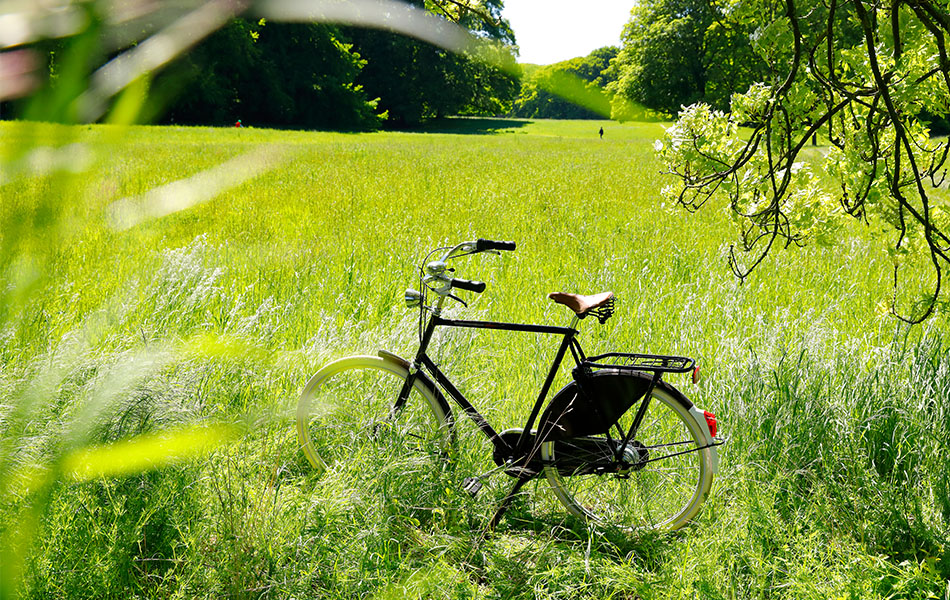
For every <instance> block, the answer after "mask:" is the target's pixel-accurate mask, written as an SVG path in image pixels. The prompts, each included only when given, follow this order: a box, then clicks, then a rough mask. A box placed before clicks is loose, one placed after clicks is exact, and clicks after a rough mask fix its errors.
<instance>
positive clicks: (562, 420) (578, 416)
mask: <svg viewBox="0 0 950 600" xmlns="http://www.w3.org/2000/svg"><path fill="white" fill-rule="evenodd" d="M651 379H652V377H651V376H650V375H649V374H647V373H643V372H638V371H630V370H628V369H625V370H623V371H621V370H619V369H602V370H599V371H595V372H593V373H589V372H588V373H584V370H583V369H577V370H576V371H575V372H574V381H572V382H570V383H568V384H567V385H565V386H564V387H563V388H561V390H560V391H559V392H558V393H557V394H556V395H555V396H554V398H553V399H552V400H551V403H550V404H549V405H548V408H547V409H546V410H545V411H544V413H543V414H542V415H541V421H540V423H539V424H538V431H539V432H540V434H541V436H542V439H545V440H552V441H554V440H563V439H567V438H573V437H579V436H589V435H603V434H605V433H607V431H608V430H609V429H610V428H611V427H612V426H613V425H614V423H616V422H617V421H618V420H620V417H621V416H623V414H624V413H625V412H626V411H627V410H628V409H629V408H630V407H631V406H633V405H634V404H636V403H637V401H638V400H640V398H641V397H643V395H644V394H645V393H646V391H647V389H648V388H649V387H650V381H651Z"/></svg>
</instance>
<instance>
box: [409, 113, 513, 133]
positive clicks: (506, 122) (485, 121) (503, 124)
mask: <svg viewBox="0 0 950 600" xmlns="http://www.w3.org/2000/svg"><path fill="white" fill-rule="evenodd" d="M530 124H531V121H530V120H528V119H496V118H490V117H488V118H486V117H446V118H442V119H437V120H434V121H430V122H428V123H425V124H424V125H421V126H420V127H419V128H418V129H417V130H416V131H420V132H424V133H456V134H462V135H484V134H489V133H505V132H506V130H513V129H519V128H521V127H524V126H525V125H530Z"/></svg>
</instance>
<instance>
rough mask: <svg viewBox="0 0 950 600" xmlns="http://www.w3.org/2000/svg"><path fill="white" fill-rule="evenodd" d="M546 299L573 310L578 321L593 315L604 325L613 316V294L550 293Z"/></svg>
mask: <svg viewBox="0 0 950 600" xmlns="http://www.w3.org/2000/svg"><path fill="white" fill-rule="evenodd" d="M548 298H550V299H551V300H554V301H555V302H557V303H558V304H563V305H564V306H566V307H568V308H569V309H571V310H573V311H574V312H575V313H576V314H577V317H578V318H579V319H583V318H584V317H586V316H587V315H589V314H592V315H594V316H595V317H597V319H598V320H599V321H600V322H601V323H604V322H606V321H607V319H609V318H610V316H611V315H612V314H614V293H613V292H602V293H600V294H594V295H592V296H582V295H580V294H569V293H566V292H551V293H550V294H548Z"/></svg>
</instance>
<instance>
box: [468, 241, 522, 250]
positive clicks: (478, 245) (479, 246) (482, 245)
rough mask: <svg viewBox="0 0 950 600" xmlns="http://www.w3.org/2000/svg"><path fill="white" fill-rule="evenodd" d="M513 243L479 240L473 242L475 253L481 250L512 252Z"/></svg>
mask: <svg viewBox="0 0 950 600" xmlns="http://www.w3.org/2000/svg"><path fill="white" fill-rule="evenodd" d="M514 249H515V243H514V242H500V241H495V240H483V239H481V238H479V239H477V240H475V251H476V252H481V251H483V250H514Z"/></svg>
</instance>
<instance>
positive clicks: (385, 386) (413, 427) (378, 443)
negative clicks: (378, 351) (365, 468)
mask: <svg viewBox="0 0 950 600" xmlns="http://www.w3.org/2000/svg"><path fill="white" fill-rule="evenodd" d="M408 375H409V372H408V371H407V370H406V369H405V368H404V367H403V366H402V365H400V364H398V363H396V362H394V361H391V360H386V359H383V358H381V357H378V356H351V357H348V358H342V359H339V360H336V361H334V362H332V363H330V364H328V365H326V366H324V367H323V368H322V369H320V370H319V371H317V373H316V374H315V375H314V376H313V377H311V378H310V381H309V382H307V385H306V387H305V388H304V390H303V392H302V393H301V395H300V400H299V401H298V403H297V437H298V439H299V441H300V445H301V447H302V448H303V452H304V454H305V455H306V456H307V460H309V461H310V464H311V465H313V467H314V468H315V469H317V470H318V471H324V470H327V469H330V468H334V466H335V465H340V464H345V465H349V466H353V465H359V464H361V463H365V464H374V461H376V460H385V459H387V458H396V457H398V456H400V455H402V454H405V453H407V452H408V453H412V454H413V455H415V456H418V457H425V456H438V457H441V456H443V455H444V453H445V452H447V451H448V449H449V446H450V445H451V441H452V428H451V425H450V422H449V418H448V414H447V412H446V410H445V408H444V406H443V402H440V401H439V398H438V397H437V395H436V394H437V392H436V391H435V390H433V389H432V388H431V387H430V386H429V385H428V383H427V382H426V381H424V380H422V379H421V378H419V379H416V380H415V382H414V383H413V386H412V389H411V390H410V394H409V398H408V399H407V401H406V403H405V404H404V405H403V406H402V407H400V409H398V410H396V409H394V404H395V402H396V399H397V397H398V395H399V392H400V390H401V389H402V387H403V385H404V383H405V381H406V377H408Z"/></svg>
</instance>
